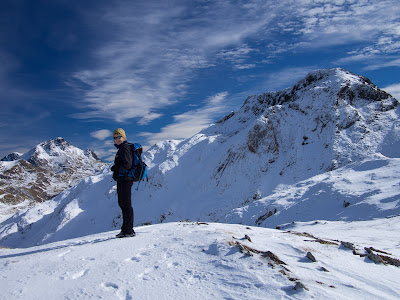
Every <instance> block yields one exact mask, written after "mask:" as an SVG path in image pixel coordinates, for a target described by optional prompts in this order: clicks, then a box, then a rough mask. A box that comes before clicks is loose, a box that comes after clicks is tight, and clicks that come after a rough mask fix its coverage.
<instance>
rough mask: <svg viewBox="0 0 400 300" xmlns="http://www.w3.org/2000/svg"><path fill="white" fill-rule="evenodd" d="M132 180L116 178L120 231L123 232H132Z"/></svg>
mask: <svg viewBox="0 0 400 300" xmlns="http://www.w3.org/2000/svg"><path fill="white" fill-rule="evenodd" d="M132 185H133V181H132V180H117V194H118V205H119V207H120V208H121V211H122V220H123V222H122V227H121V231H122V232H123V233H125V234H130V233H133V232H134V231H133V218H134V214H133V208H132V200H131V196H132Z"/></svg>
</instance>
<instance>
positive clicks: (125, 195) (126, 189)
mask: <svg viewBox="0 0 400 300" xmlns="http://www.w3.org/2000/svg"><path fill="white" fill-rule="evenodd" d="M113 136H114V145H115V147H117V149H118V152H117V154H116V155H115V160H114V165H113V166H112V167H111V171H113V172H114V174H113V179H114V180H115V181H116V182H117V194H118V205H119V207H120V208H121V211H122V219H123V222H122V227H121V232H120V233H118V234H117V235H116V237H117V238H124V237H132V236H135V235H136V234H135V231H134V230H133V218H134V213H133V208H132V199H131V196H132V185H133V178H132V177H129V176H128V175H127V173H128V172H127V171H129V170H130V169H131V168H132V163H133V154H132V146H131V144H129V143H128V142H127V140H126V134H125V131H124V130H123V129H122V128H117V129H116V130H115V131H114V134H113Z"/></svg>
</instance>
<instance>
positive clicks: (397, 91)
mask: <svg viewBox="0 0 400 300" xmlns="http://www.w3.org/2000/svg"><path fill="white" fill-rule="evenodd" d="M383 89H384V90H385V91H386V92H388V93H389V94H391V95H392V96H393V97H394V98H396V99H397V100H399V101H400V83H396V84H391V85H388V86H386V87H384V88H383Z"/></svg>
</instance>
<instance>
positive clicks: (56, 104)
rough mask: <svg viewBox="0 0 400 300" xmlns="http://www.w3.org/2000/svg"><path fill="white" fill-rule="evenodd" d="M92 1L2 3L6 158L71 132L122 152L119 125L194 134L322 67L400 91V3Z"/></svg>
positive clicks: (157, 133) (138, 133)
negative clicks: (117, 142)
mask: <svg viewBox="0 0 400 300" xmlns="http://www.w3.org/2000/svg"><path fill="white" fill-rule="evenodd" d="M81 2H82V3H78V2H71V1H63V0H56V1H49V0H41V1H35V2H33V1H27V0H26V1H24V0H20V1H10V0H5V1H2V3H1V4H0V18H1V20H2V21H1V22H0V41H1V44H0V61H1V63H2V66H3V68H1V69H0V89H1V92H2V93H1V96H0V101H1V103H2V107H3V109H2V112H1V113H0V116H1V121H0V137H1V139H2V141H3V142H2V143H1V146H0V156H1V157H3V156H4V155H7V154H8V153H11V152H13V151H18V152H26V151H27V150H29V149H30V148H31V147H33V146H35V145H36V144H38V143H39V142H41V141H43V140H46V139H50V138H54V137H57V136H62V137H64V138H65V139H67V140H68V141H70V142H71V143H72V144H74V145H76V146H78V147H80V148H91V149H93V150H94V151H95V152H96V153H97V154H98V155H99V156H100V157H102V158H103V159H111V158H112V156H113V153H115V149H114V147H113V145H112V143H113V142H112V141H111V140H110V137H111V133H112V130H114V129H115V128H116V127H123V128H124V129H125V130H126V132H127V134H128V139H130V140H133V141H139V142H141V143H142V144H143V145H146V146H147V147H149V146H152V145H153V144H154V143H156V142H157V141H160V140H166V139H179V138H187V137H190V136H191V135H192V134H194V133H196V132H198V131H199V130H201V129H202V128H204V127H206V126H207V125H209V124H210V123H213V122H215V121H216V120H218V119H220V118H221V117H223V116H224V115H225V114H227V113H229V112H230V111H232V110H237V109H238V108H239V107H240V106H241V104H242V103H243V102H244V100H245V98H246V97H247V96H248V95H251V94H262V93H264V92H267V91H273V90H280V89H283V88H286V87H289V86H291V85H293V84H295V83H296V81H298V80H299V79H301V78H303V77H304V76H305V75H306V74H307V73H308V72H309V71H312V70H315V69H322V68H331V67H343V68H346V69H348V70H350V71H352V72H354V73H357V74H360V75H363V76H366V77H369V78H370V79H371V80H372V81H373V82H374V83H375V84H377V85H378V86H379V87H380V88H383V89H385V90H386V91H388V92H389V93H392V94H393V95H394V96H395V97H397V98H400V69H399V67H400V55H399V53H400V41H399V36H400V17H399V16H400V4H399V3H398V1H397V0H383V1H377V0H373V1H366V0H361V1H359V0H357V1H353V0H346V1H345V0H336V1H333V0H330V1H328V0H320V1H311V0H302V1H294V0H283V1H279V2H278V3H277V2H276V1H207V0H205V1H172V0H170V1H151V2H150V3H149V1H81ZM10 135H13V136H18V137H19V138H18V139H12V140H10V139H9V136H10Z"/></svg>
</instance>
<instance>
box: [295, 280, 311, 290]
mask: <svg viewBox="0 0 400 300" xmlns="http://www.w3.org/2000/svg"><path fill="white" fill-rule="evenodd" d="M293 289H294V290H296V291H298V290H306V291H308V290H309V289H308V288H307V287H306V286H305V285H304V284H302V283H301V282H300V281H297V282H296V284H295V286H294V287H293Z"/></svg>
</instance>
